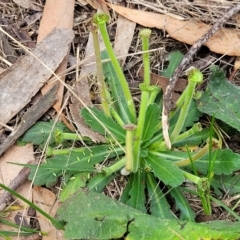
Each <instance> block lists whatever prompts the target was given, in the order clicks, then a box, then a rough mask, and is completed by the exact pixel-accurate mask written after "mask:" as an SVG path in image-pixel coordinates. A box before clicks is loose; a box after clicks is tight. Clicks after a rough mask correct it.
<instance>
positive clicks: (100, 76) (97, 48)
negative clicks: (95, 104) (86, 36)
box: [91, 26, 111, 117]
mask: <svg viewBox="0 0 240 240" xmlns="http://www.w3.org/2000/svg"><path fill="white" fill-rule="evenodd" d="M91 33H92V37H93V45H94V52H95V59H96V67H97V80H98V85H99V91H100V97H101V102H102V109H103V112H104V113H105V115H106V116H108V117H110V116H111V113H110V108H109V102H108V97H107V92H106V89H107V87H106V83H105V81H104V75H103V69H102V61H101V51H100V45H99V40H98V28H97V27H96V26H92V27H91Z"/></svg>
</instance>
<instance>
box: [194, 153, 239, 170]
mask: <svg viewBox="0 0 240 240" xmlns="http://www.w3.org/2000/svg"><path fill="white" fill-rule="evenodd" d="M214 153H215V151H213V152H212V156H214ZM194 164H195V166H196V169H197V170H198V171H200V172H202V173H204V174H206V173H207V170H208V164H209V159H208V154H206V155H204V156H203V157H202V158H200V159H198V160H197V161H195V163H194ZM239 169H240V154H238V153H233V152H232V150H230V149H223V150H218V153H217V157H216V160H215V163H214V166H213V172H214V173H215V174H217V175H220V174H225V175H230V174H232V173H233V172H234V171H237V170H239Z"/></svg>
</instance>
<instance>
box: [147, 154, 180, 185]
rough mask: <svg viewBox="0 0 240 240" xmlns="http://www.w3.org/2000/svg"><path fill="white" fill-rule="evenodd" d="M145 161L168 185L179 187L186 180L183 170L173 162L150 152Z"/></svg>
mask: <svg viewBox="0 0 240 240" xmlns="http://www.w3.org/2000/svg"><path fill="white" fill-rule="evenodd" d="M145 161H146V162H147V164H149V165H150V166H151V168H152V169H153V173H154V175H155V176H156V177H158V178H159V180H161V181H163V182H164V183H165V184H166V185H170V186H172V187H177V186H179V185H181V184H182V182H183V181H184V176H183V173H182V171H181V170H180V169H179V168H178V167H177V166H176V165H175V164H173V163H172V162H170V161H166V160H165V159H164V158H162V157H160V156H157V155H155V154H153V153H150V152H149V154H148V157H147V158H146V159H145Z"/></svg>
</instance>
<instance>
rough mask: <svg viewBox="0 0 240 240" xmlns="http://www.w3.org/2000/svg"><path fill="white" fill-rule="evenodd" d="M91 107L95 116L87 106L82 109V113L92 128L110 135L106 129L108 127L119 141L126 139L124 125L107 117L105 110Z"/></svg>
mask: <svg viewBox="0 0 240 240" xmlns="http://www.w3.org/2000/svg"><path fill="white" fill-rule="evenodd" d="M90 109H91V110H92V112H93V113H94V115H95V117H94V116H93V115H92V114H91V113H90V112H89V111H88V110H87V109H86V108H82V109H81V115H82V117H83V118H84V121H85V123H86V124H87V125H88V126H90V127H91V128H92V130H94V131H96V132H99V133H100V134H102V135H103V136H105V135H107V136H109V134H108V132H107V131H106V129H107V130H108V131H109V132H110V133H112V134H113V136H114V137H115V138H116V139H117V140H118V141H120V142H124V141H125V135H126V133H125V130H124V129H123V127H122V126H119V125H118V124H117V123H116V122H115V121H114V120H113V119H112V118H110V117H107V116H106V115H105V114H104V112H102V111H100V110H99V109H97V108H96V107H92V108H90ZM96 118H97V119H96ZM100 122H101V123H100ZM110 136H111V135H110Z"/></svg>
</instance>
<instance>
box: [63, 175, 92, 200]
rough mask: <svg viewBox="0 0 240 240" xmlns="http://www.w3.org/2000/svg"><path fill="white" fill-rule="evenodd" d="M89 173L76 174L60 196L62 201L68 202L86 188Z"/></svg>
mask: <svg viewBox="0 0 240 240" xmlns="http://www.w3.org/2000/svg"><path fill="white" fill-rule="evenodd" d="M88 175H89V173H88V172H78V173H75V174H74V175H73V176H72V177H71V179H70V181H68V182H67V185H66V186H63V189H62V191H61V194H60V201H61V202H64V201H66V200H67V199H68V198H69V197H70V196H71V195H72V194H74V193H75V192H76V191H77V190H78V189H80V188H81V187H85V186H86V182H87V180H88V178H89V176H88Z"/></svg>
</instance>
